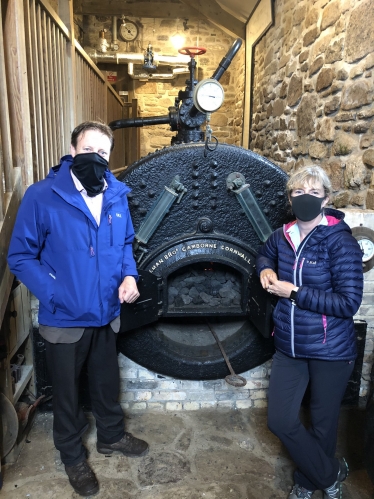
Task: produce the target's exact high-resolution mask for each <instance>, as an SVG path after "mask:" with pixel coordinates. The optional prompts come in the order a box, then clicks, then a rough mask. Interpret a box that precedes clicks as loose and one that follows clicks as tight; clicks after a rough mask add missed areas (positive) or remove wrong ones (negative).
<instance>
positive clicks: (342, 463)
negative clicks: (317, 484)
mask: <svg viewBox="0 0 374 499" xmlns="http://www.w3.org/2000/svg"><path fill="white" fill-rule="evenodd" d="M348 472H349V468H348V464H347V461H346V460H345V459H344V457H342V458H341V459H339V471H338V476H337V477H336V481H335V482H334V483H333V484H332V485H331V486H330V487H328V488H327V489H324V490H323V499H342V497H343V491H342V482H343V481H344V480H345V479H346V478H347V476H348Z"/></svg>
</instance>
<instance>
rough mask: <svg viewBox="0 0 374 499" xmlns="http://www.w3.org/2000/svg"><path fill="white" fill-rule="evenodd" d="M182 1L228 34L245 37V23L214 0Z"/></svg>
mask: <svg viewBox="0 0 374 499" xmlns="http://www.w3.org/2000/svg"><path fill="white" fill-rule="evenodd" d="M182 2H183V3H185V4H187V5H190V6H191V7H193V8H194V9H195V10H197V11H198V12H199V13H200V15H201V16H203V17H206V18H207V19H208V21H210V22H211V23H213V24H214V25H216V26H218V27H219V28H220V29H222V30H223V31H225V32H226V33H228V34H229V35H231V36H233V37H238V36H239V37H240V38H242V39H243V40H244V39H245V23H243V22H242V21H239V19H237V18H236V17H234V16H232V15H231V14H229V13H228V12H227V11H226V10H223V9H222V7H221V6H220V5H219V4H218V3H217V2H215V1H214V0H182ZM178 17H181V16H178Z"/></svg>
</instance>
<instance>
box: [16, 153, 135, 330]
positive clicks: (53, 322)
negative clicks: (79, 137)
mask: <svg viewBox="0 0 374 499" xmlns="http://www.w3.org/2000/svg"><path fill="white" fill-rule="evenodd" d="M72 162H73V158H72V156H70V155H68V156H64V157H63V158H62V159H61V163H60V165H58V166H57V167H53V168H52V169H51V171H50V172H49V174H48V176H47V177H46V178H45V179H44V180H42V181H40V182H37V183H35V184H33V185H31V186H30V187H29V188H28V189H27V191H26V193H25V195H24V198H23V200H22V202H21V205H20V208H19V211H18V214H17V219H16V223H15V227H14V230H13V234H12V238H11V241H10V246H9V252H8V264H9V267H10V270H11V271H12V272H13V274H15V275H16V276H17V278H18V279H19V280H20V281H21V282H23V283H24V284H25V285H26V286H27V287H28V288H29V290H30V291H31V292H32V293H33V294H34V295H35V296H36V297H37V298H38V299H39V301H40V306H39V323H40V324H43V325H46V326H55V327H100V326H104V325H106V324H108V323H109V322H110V321H111V320H113V319H114V318H115V317H117V316H118V315H119V313H120V302H119V299H118V288H119V286H120V284H121V283H122V281H123V279H124V278H125V277H126V276H129V275H131V276H134V277H135V278H137V276H138V273H137V270H136V264H135V261H134V258H133V253H132V241H133V239H134V229H133V225H132V221H131V218H130V212H129V208H128V203H127V196H126V195H127V193H128V192H130V189H129V188H128V187H127V186H126V185H125V184H123V183H122V182H119V181H118V180H116V178H115V177H114V176H113V174H112V173H111V172H110V171H109V170H106V171H105V173H104V178H105V180H106V181H107V183H108V188H107V190H106V191H105V193H104V196H103V206H102V213H101V220H100V225H99V226H98V225H97V223H96V221H95V219H94V218H93V216H92V214H91V212H90V210H89V209H88V207H87V205H86V203H85V201H84V199H83V197H82V195H81V194H80V193H79V192H78V190H77V189H76V187H75V185H74V182H73V179H72V177H71V174H70V167H71V165H72Z"/></svg>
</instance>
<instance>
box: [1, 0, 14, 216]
mask: <svg viewBox="0 0 374 499" xmlns="http://www.w3.org/2000/svg"><path fill="white" fill-rule="evenodd" d="M0 40H4V38H3V20H2V14H1V3H0ZM0 95H1V99H0V133H1V145H2V156H3V167H4V178H5V192H11V191H12V189H13V167H12V141H11V136H10V121H9V107H8V92H7V83H6V76H5V57H4V45H3V44H2V43H1V44H0ZM0 172H1V168H0ZM4 213H5V201H4V192H3V186H2V185H1V186H0V221H1V220H3V218H4Z"/></svg>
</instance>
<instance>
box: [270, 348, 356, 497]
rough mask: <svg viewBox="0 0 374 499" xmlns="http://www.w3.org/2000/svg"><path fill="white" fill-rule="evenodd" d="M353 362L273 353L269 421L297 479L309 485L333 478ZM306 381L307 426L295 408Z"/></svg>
mask: <svg viewBox="0 0 374 499" xmlns="http://www.w3.org/2000/svg"><path fill="white" fill-rule="evenodd" d="M353 367H354V362H353V361H325V360H316V359H295V358H292V357H288V356H287V355H283V354H282V353H280V352H276V354H275V355H274V358H273V365H272V368H271V376H270V386H269V392H268V395H269V405H268V426H269V429H270V430H271V431H272V432H273V433H274V434H275V435H277V437H278V438H280V440H281V441H282V442H283V444H284V445H285V446H286V448H287V450H288V452H289V453H290V455H291V457H292V459H293V461H294V462H295V464H296V466H297V470H296V471H295V475H294V478H295V483H297V484H299V485H301V486H302V487H304V488H306V489H308V490H323V489H325V488H327V487H330V485H332V484H333V483H334V482H335V481H336V477H337V475H338V471H339V462H338V460H337V459H336V458H335V450H336V441H337V431H338V420H339V412H340V404H341V401H342V398H343V396H344V393H345V389H346V387H347V384H348V381H349V378H350V376H351V373H352V371H353ZM309 381H310V390H311V399H310V407H309V410H310V415H311V426H310V428H308V429H307V428H305V426H304V425H303V424H302V423H301V421H300V417H299V412H300V407H301V403H302V400H303V397H304V394H305V391H306V389H307V386H308V383H309Z"/></svg>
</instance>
